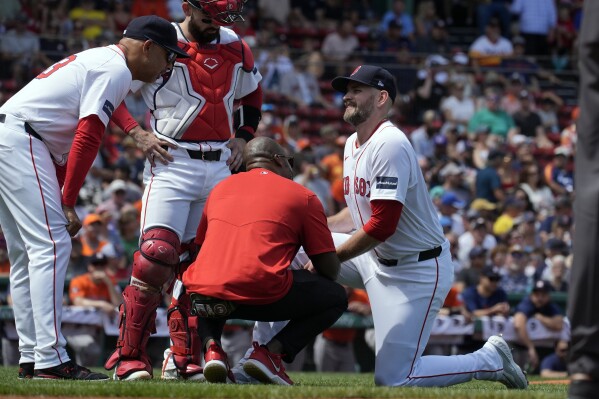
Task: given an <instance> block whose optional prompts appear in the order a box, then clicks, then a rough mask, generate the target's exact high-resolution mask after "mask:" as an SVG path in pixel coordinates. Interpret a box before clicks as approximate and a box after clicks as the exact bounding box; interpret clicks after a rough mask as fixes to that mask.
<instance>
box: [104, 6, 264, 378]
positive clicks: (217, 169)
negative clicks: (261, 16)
mask: <svg viewBox="0 0 599 399" xmlns="http://www.w3.org/2000/svg"><path fill="white" fill-rule="evenodd" d="M243 3H244V1H243V0H184V1H183V3H182V7H183V12H184V13H185V20H184V21H183V22H181V23H180V24H177V23H174V24H173V25H174V26H175V27H176V29H177V32H178V40H179V45H180V46H181V47H182V48H183V49H184V50H185V51H186V52H187V54H189V56H190V57H189V58H188V59H185V60H178V61H177V62H176V63H175V65H174V67H173V71H172V73H171V74H170V76H169V77H168V79H166V80H165V81H163V82H156V83H153V84H146V85H143V86H142V87H141V93H142V95H143V98H144V100H145V102H146V104H147V105H148V107H149V108H150V111H151V114H152V118H151V127H152V132H146V131H144V130H142V129H141V128H140V127H139V126H138V125H137V123H135V122H134V120H133V118H132V117H131V116H130V115H128V111H127V110H126V108H125V107H124V105H121V107H119V109H118V110H117V111H116V112H115V116H114V117H113V120H114V121H115V122H116V123H117V124H118V125H119V126H121V127H122V128H123V129H124V130H125V131H126V132H128V133H129V134H131V135H134V137H136V136H142V135H144V134H146V135H151V136H152V137H157V138H159V139H162V140H164V141H166V142H167V143H168V147H166V146H165V148H164V149H160V151H159V152H157V153H155V156H156V157H155V161H159V162H155V161H154V160H151V161H148V162H146V166H145V171H144V183H145V191H144V195H143V201H142V212H141V245H140V250H139V251H137V252H136V253H135V257H134V261H133V270H132V274H131V282H130V284H129V286H127V287H126V288H125V290H124V291H123V305H122V306H121V309H120V313H121V322H120V336H119V339H118V341H117V348H116V350H115V352H114V353H113V354H112V355H111V356H110V358H109V359H108V360H107V361H106V364H105V367H106V368H107V369H112V368H115V378H116V379H119V380H139V379H149V378H152V377H153V374H152V366H151V364H150V362H149V359H148V357H147V354H146V346H147V342H148V339H149V337H150V334H151V333H152V332H153V331H154V330H155V319H156V308H157V307H158V305H159V304H160V301H161V298H162V291H163V286H164V285H165V284H166V285H168V283H169V282H170V281H172V279H173V278H174V276H175V275H181V274H182V273H183V271H184V269H185V267H186V263H187V264H189V263H190V262H192V261H193V260H194V259H195V254H194V253H193V248H190V244H191V247H193V238H194V237H195V235H196V231H197V227H198V225H199V222H200V217H201V215H202V211H203V209H204V204H205V203H206V199H207V197H208V194H209V193H210V191H211V190H212V188H213V187H214V186H215V185H216V184H217V183H219V182H220V181H221V180H223V179H224V178H226V177H228V176H229V175H230V174H231V170H233V171H234V170H237V169H238V168H239V166H240V165H241V162H242V158H241V155H242V151H243V148H244V146H245V143H246V142H247V141H249V140H251V139H252V138H253V137H254V132H255V130H256V128H257V127H258V122H259V121H260V108H261V106H262V90H261V88H260V80H261V78H262V77H261V75H260V73H259V72H258V70H257V69H256V67H255V65H254V58H253V55H252V52H251V50H250V48H249V47H248V45H247V43H246V42H245V41H244V40H243V39H241V38H240V37H239V36H238V35H237V34H236V33H235V32H234V31H233V30H231V29H229V28H227V27H225V26H226V25H232V24H233V23H234V22H235V21H237V20H240V19H241V15H242V11H243ZM169 147H170V148H169ZM167 160H170V161H171V162H169V163H168V164H166V161H167ZM157 249H158V250H159V251H157ZM190 249H191V250H190ZM188 253H189V254H188ZM180 260H181V261H182V263H180ZM184 298H186V296H184ZM188 302H189V301H188V300H187V299H183V300H182V301H179V300H178V298H177V297H175V298H174V299H173V303H172V305H171V307H170V308H169V311H168V321H169V322H168V325H169V329H170V333H171V340H172V345H171V348H170V349H171V350H172V354H171V351H170V350H167V351H166V353H165V356H166V360H165V364H164V367H163V370H162V377H163V378H167V379H179V378H180V379H186V380H203V374H202V368H201V367H200V363H201V357H200V347H201V340H200V339H199V337H198V334H197V331H196V329H195V323H194V320H193V319H192V318H189V307H190V304H189V303H188Z"/></svg>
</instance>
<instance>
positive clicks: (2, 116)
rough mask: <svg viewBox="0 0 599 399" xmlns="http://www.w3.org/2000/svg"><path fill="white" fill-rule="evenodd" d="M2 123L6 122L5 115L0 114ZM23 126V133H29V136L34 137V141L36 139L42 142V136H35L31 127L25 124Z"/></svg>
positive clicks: (35, 133)
mask: <svg viewBox="0 0 599 399" xmlns="http://www.w3.org/2000/svg"><path fill="white" fill-rule="evenodd" d="M4 122H6V114H0V123H4ZM24 124H25V131H26V132H27V133H29V134H30V135H32V136H33V137H35V138H36V139H38V140H40V141H44V140H43V139H42V136H40V135H39V134H37V132H36V131H35V130H33V128H32V127H31V125H30V124H29V123H27V122H25V123H24Z"/></svg>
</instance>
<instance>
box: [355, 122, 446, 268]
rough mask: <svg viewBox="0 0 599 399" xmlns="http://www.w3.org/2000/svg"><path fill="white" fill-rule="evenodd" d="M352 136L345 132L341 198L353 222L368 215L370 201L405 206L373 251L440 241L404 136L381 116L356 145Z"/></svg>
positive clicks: (414, 248)
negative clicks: (395, 226) (394, 223)
mask: <svg viewBox="0 0 599 399" xmlns="http://www.w3.org/2000/svg"><path fill="white" fill-rule="evenodd" d="M357 138H358V136H357V133H354V134H353V135H352V136H350V137H349V139H348V140H347V142H346V144H345V152H344V155H343V160H344V161H343V187H344V194H345V201H346V203H347V206H348V208H349V209H350V211H351V216H352V219H353V221H354V224H355V226H356V227H357V228H360V227H362V226H364V225H365V224H366V223H367V222H368V220H370V217H371V216H372V209H371V208H370V201H372V200H377V199H378V200H395V201H399V202H401V203H402V204H403V205H404V207H403V211H402V214H401V218H400V220H399V223H398V225H397V229H396V231H395V233H394V234H393V235H392V236H391V237H389V238H388V239H387V241H385V242H384V243H382V244H380V245H378V246H377V247H376V248H375V249H374V252H375V254H376V256H377V257H379V258H384V259H397V258H399V257H402V256H405V255H412V254H414V253H419V252H421V251H426V250H429V249H432V248H436V247H438V246H440V245H441V244H442V243H443V242H444V241H445V237H444V236H443V229H442V228H441V224H440V223H439V218H438V217H437V211H436V210H435V208H434V206H433V204H432V202H431V201H430V199H429V196H428V191H427V189H426V182H425V181H424V177H423V176H422V172H421V170H420V167H419V165H418V161H417V159H416V154H415V153H414V149H413V148H412V145H411V144H410V141H409V140H408V138H407V137H406V135H405V134H404V133H403V132H402V131H401V130H399V129H398V128H397V127H396V126H395V125H393V124H392V123H391V122H389V121H384V122H382V123H381V124H379V126H378V127H377V128H376V129H375V131H374V133H373V134H372V136H371V137H370V138H369V139H368V141H366V143H364V144H362V145H361V146H359V147H358V146H357V141H356V140H357Z"/></svg>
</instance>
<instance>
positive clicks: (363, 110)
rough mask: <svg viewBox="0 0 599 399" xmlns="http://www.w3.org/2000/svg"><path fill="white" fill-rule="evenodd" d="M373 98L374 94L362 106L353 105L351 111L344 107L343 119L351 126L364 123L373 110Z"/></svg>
mask: <svg viewBox="0 0 599 399" xmlns="http://www.w3.org/2000/svg"><path fill="white" fill-rule="evenodd" d="M373 100H374V96H371V97H370V98H369V99H368V100H367V101H366V102H365V103H364V105H363V106H361V107H359V106H357V105H356V106H354V109H353V112H352V111H350V109H349V108H347V107H346V108H345V113H344V114H343V120H344V121H346V122H347V123H349V124H350V125H352V126H358V125H360V124H362V123H364V122H365V121H366V120H367V119H368V118H370V115H372V111H373V110H374V104H373Z"/></svg>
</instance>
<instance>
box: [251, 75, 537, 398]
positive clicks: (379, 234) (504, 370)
mask: <svg viewBox="0 0 599 399" xmlns="http://www.w3.org/2000/svg"><path fill="white" fill-rule="evenodd" d="M332 86H333V88H334V89H335V90H337V91H340V92H342V93H345V95H344V97H343V101H344V104H345V107H346V109H345V114H344V117H343V119H344V120H345V121H346V122H348V123H350V124H352V125H353V126H355V128H356V133H354V134H353V135H352V136H350V137H349V139H348V140H347V143H346V145H345V153H344V157H343V159H344V164H343V176H344V192H345V200H346V202H347V204H348V207H347V208H345V209H344V210H342V211H341V212H340V213H338V214H337V215H334V216H331V217H330V218H329V228H331V230H332V231H334V232H336V233H334V234H333V239H334V240H335V246H336V248H337V255H338V256H339V259H340V260H341V261H342V265H341V271H340V273H339V278H338V279H337V282H339V283H340V284H344V285H348V286H350V287H354V288H365V289H366V291H367V293H368V297H369V299H370V303H371V307H372V316H373V320H374V330H375V341H376V351H375V352H376V363H375V383H376V384H378V385H385V386H419V387H443V386H449V385H453V384H459V383H462V382H466V381H470V380H471V379H473V378H475V379H480V380H491V381H499V382H501V383H503V384H504V385H506V386H507V387H508V388H512V389H526V388H527V386H528V382H527V380H526V377H525V375H524V374H523V372H522V370H521V369H520V367H518V365H517V364H516V363H515V362H514V360H513V358H512V355H511V351H510V348H509V347H508V345H507V343H506V342H505V340H504V339H503V338H501V337H499V336H493V337H491V338H489V340H488V341H487V342H486V343H485V345H484V346H483V348H482V349H480V350H478V351H476V352H474V353H471V354H468V355H460V356H422V352H423V351H424V349H425V347H426V344H427V342H428V339H429V336H430V333H431V329H432V327H433V321H434V319H435V317H436V315H437V313H438V311H439V309H440V308H441V306H442V305H443V301H444V300H445V297H446V296H447V293H448V292H449V289H450V287H451V285H452V283H453V275H454V271H453V263H452V261H451V254H450V252H449V242H448V241H447V240H446V239H445V237H444V236H443V232H442V229H441V225H440V224H439V220H438V217H437V214H436V212H435V209H434V207H433V204H432V202H431V200H430V198H429V196H428V191H427V189H426V183H425V181H424V178H423V176H422V172H421V170H420V168H419V166H418V162H417V159H416V154H415V153H414V149H413V148H412V146H411V145H410V142H409V140H408V138H407V137H406V135H405V134H404V133H403V132H402V131H401V130H399V129H398V128H397V127H396V126H395V125H393V124H392V123H391V122H389V121H388V120H387V119H386V116H387V114H388V112H389V110H390V109H391V107H392V105H393V100H394V99H395V95H396V86H395V79H394V78H393V76H392V75H391V74H390V73H389V72H388V71H387V70H385V69H383V68H380V67H376V66H372V65H363V66H360V67H358V68H356V70H355V71H354V72H353V73H352V74H351V75H350V76H349V77H338V78H335V79H334V80H333V82H332ZM354 230H355V232H353V234H351V235H349V234H347V233H350V232H352V231H354ZM297 260H298V261H299V263H304V264H305V263H306V259H303V260H302V259H301V256H299V257H298V259H297ZM278 327H279V326H277V329H278ZM256 328H257V330H261V331H260V333H259V334H258V335H259V338H260V341H261V342H262V341H265V340H267V339H268V338H269V336H270V335H271V334H272V333H271V332H269V331H268V324H263V325H260V324H259V325H257V327H256Z"/></svg>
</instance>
